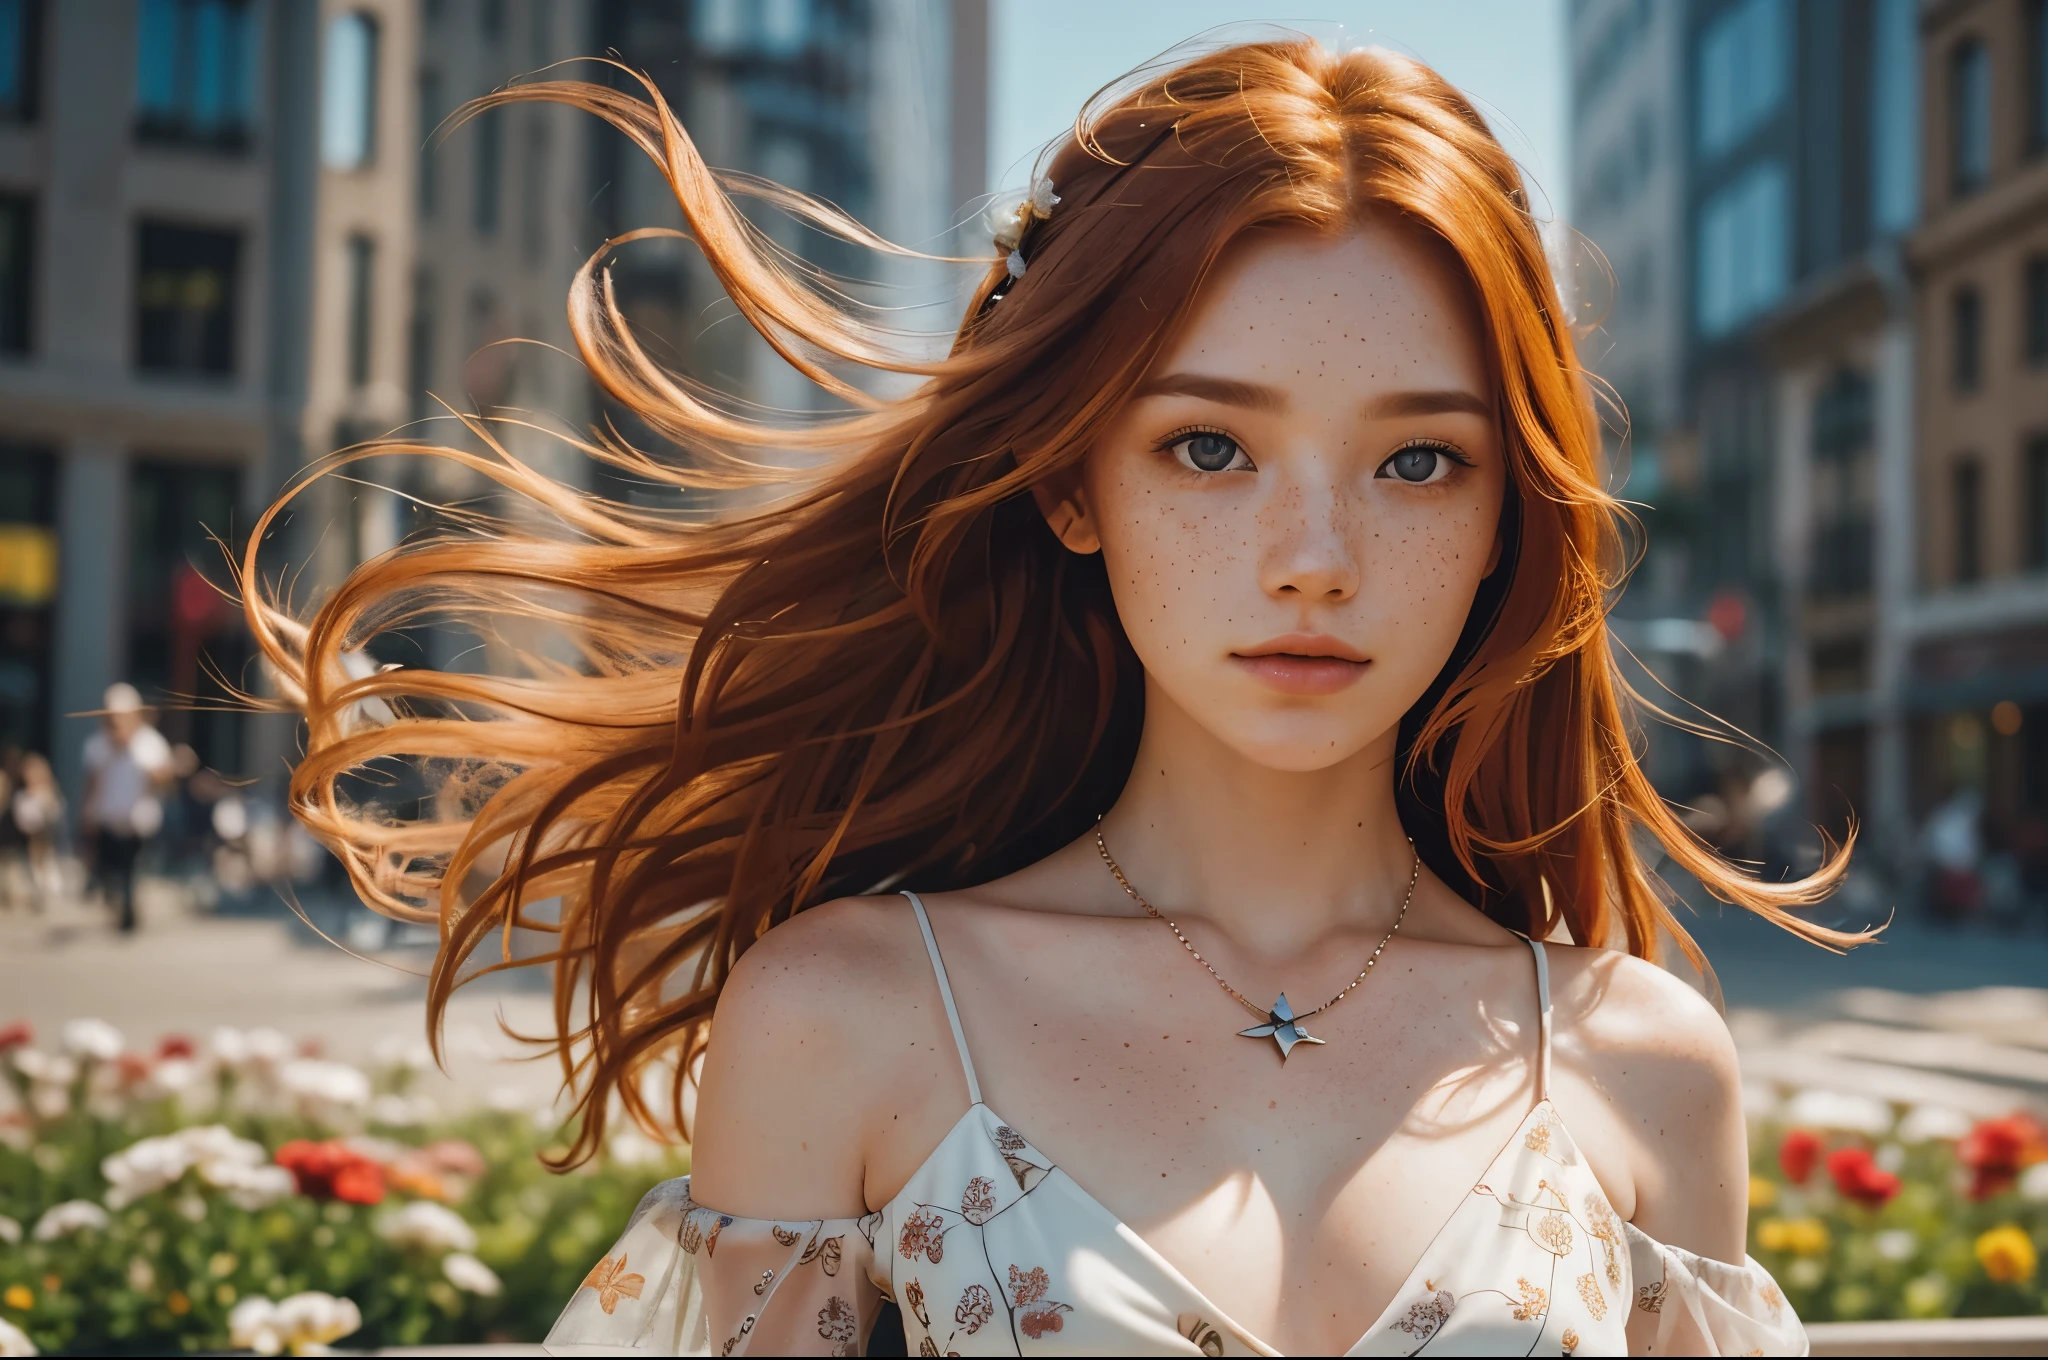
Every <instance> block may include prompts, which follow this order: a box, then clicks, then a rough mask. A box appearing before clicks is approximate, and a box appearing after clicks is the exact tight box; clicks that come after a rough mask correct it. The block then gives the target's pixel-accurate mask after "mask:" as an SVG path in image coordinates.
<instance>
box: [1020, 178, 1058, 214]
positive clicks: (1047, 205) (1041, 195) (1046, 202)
mask: <svg viewBox="0 0 2048 1360" xmlns="http://www.w3.org/2000/svg"><path fill="white" fill-rule="evenodd" d="M1028 201H1029V203H1030V205H1031V215H1032V216H1033V217H1051V216H1052V210H1053V209H1054V208H1057V207H1058V206H1059V205H1060V196H1059V195H1058V194H1056V193H1054V192H1053V189H1052V178H1051V176H1049V175H1040V176H1039V177H1038V178H1037V179H1035V180H1033V181H1032V182H1031V197H1030V199H1029V200H1028Z"/></svg>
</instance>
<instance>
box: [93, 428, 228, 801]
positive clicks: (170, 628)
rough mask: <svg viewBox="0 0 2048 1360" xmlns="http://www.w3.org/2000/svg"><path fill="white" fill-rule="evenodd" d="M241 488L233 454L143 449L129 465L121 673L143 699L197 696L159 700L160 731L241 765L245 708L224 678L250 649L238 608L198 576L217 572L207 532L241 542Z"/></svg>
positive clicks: (206, 755) (214, 763) (220, 764)
mask: <svg viewBox="0 0 2048 1360" xmlns="http://www.w3.org/2000/svg"><path fill="white" fill-rule="evenodd" d="M241 492H242V473H241V471H240V469H239V468H237V467H236V466H235V465H234V464H233V463H232V462H227V463H225V464H223V463H222V462H215V463H210V464H209V463H201V462H186V461H184V460H182V459H176V460H174V459H161V460H159V459H157V458H152V457H150V456H149V455H148V454H147V453H144V454H143V455H142V456H140V457H137V458H136V459H135V461H134V462H132V463H130V464H129V470H128V516H127V518H128V523H127V525H126V526H125V527H126V529H127V541H126V544H125V547H126V549H127V551H126V554H125V556H126V557H127V559H128V592H127V593H128V618H127V625H128V626H127V630H126V631H127V645H126V647H125V651H126V652H127V656H128V665H127V669H126V671H125V674H126V675H127V677H128V678H129V679H130V680H132V681H134V682H135V685H136V688H138V689H140V690H141V691H142V693H143V695H144V696H145V697H150V698H154V697H155V696H157V695H192V696H196V697H197V699H198V702H197V703H185V704H166V705H164V708H163V716H162V719H161V721H162V724H163V733H164V736H165V737H167V738H169V739H170V740H171V741H174V742H189V743H191V745H192V747H193V749H194V750H196V751H197V752H198V753H199V759H200V763H201V764H204V765H207V766H209V767H211V768H213V769H216V770H225V771H234V770H236V769H237V768H238V767H239V766H240V764H241V760H242V746H241V736H242V733H243V731H244V726H245V723H246V719H245V718H244V717H243V716H242V715H243V713H245V712H247V707H246V705H244V704H241V703H237V702H235V701H234V699H233V698H232V696H231V695H230V694H228V693H227V692H226V688H225V686H223V684H222V683H221V681H222V678H223V677H227V678H230V683H232V678H234V677H239V676H241V675H243V674H244V670H243V668H244V667H245V666H246V665H247V664H248V660H249V650H250V649H249V641H248V634H247V632H246V631H245V630H244V629H243V628H242V627H241V611H240V610H238V609H236V608H234V607H233V606H232V605H228V604H227V603H226V602H225V601H223V600H221V599H220V598H219V596H218V595H216V594H215V593H214V590H213V588H212V587H210V586H208V585H207V584H206V583H205V581H204V580H202V579H201V577H202V575H203V574H205V573H212V574H214V575H215V576H216V577H217V576H218V574H219V573H218V564H219V563H220V560H221V559H220V547H219V545H218V544H216V543H214V542H213V541H212V540H211V539H210V538H209V534H218V535H219V536H220V537H221V538H222V539H224V540H226V541H227V543H228V544H229V545H230V546H231V547H238V546H239V540H238V539H237V537H236V533H237V531H238V530H240V529H242V528H244V527H246V526H245V525H244V524H243V522H242V520H241V518H240V516H239V507H240V505H241V504H242V503H243V500H242V494H241ZM109 532H110V533H118V532H120V530H119V528H110V529H109Z"/></svg>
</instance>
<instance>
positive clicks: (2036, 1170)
mask: <svg viewBox="0 0 2048 1360" xmlns="http://www.w3.org/2000/svg"><path fill="white" fill-rule="evenodd" d="M2020 1197H2021V1198H2022V1199H2026V1200H2031V1201H2032V1202H2033V1203H2035V1204H2048V1162H2035V1163H2034V1164H2033V1165H2032V1166H2030V1167H2028V1168H2027V1169H2026V1170H2025V1171H2022V1172H2020Z"/></svg>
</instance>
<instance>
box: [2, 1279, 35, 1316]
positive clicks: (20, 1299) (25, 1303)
mask: <svg viewBox="0 0 2048 1360" xmlns="http://www.w3.org/2000/svg"><path fill="white" fill-rule="evenodd" d="M0 1303H4V1304H6V1305H7V1306H8V1307H9V1308H12V1309H14V1310H15V1311H16V1312H18V1313H26V1312H27V1311H28V1310H29V1309H31V1308H33V1307H35V1306H36V1294H35V1291H34V1290H33V1289H30V1288H29V1287H28V1286H27V1285H25V1284H11V1285H8V1286H7V1292H6V1293H5V1294H0Z"/></svg>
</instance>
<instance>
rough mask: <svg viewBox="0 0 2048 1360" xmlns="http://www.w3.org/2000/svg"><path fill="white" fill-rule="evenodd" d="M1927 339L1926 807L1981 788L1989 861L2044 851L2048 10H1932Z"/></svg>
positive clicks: (1923, 282)
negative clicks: (1996, 852) (2001, 854)
mask: <svg viewBox="0 0 2048 1360" xmlns="http://www.w3.org/2000/svg"><path fill="white" fill-rule="evenodd" d="M1921 37H1922V43H1921V63H1922V64H1921V79H1922V81H1923V82H1924V85H1925V88H1926V91H1927V95H1928V98H1927V101H1926V110H1927V116H1926V119H1925V124H1924V143H1923V146H1924V154H1925V162H1926V167H1927V174H1926V177H1925V183H1924V185H1923V186H1922V195H1921V203H1922V207H1923V212H1924V222H1923V224H1922V226H1921V227H1920V229H1919V230H1918V231H1917V232H1916V233H1915V234H1914V236H1913V238H1912V241H1911V259H1912V264H1913V269H1914V275H1915V285H1916V286H1915V289H1914V306H1915V319H1916V323H1917V328H1918V333H1919V336H1920V346H1919V353H1918V362H1917V364H1916V365H1915V368H1916V381H1915V384H1914V390H1915V393H1916V397H1917V401H1918V404H1919V418H1918V422H1917V434H1918V439H1917V441H1916V450H1915V458H1914V460H1913V469H1912V483H1911V500H1912V506H1913V516H1914V527H1915V529H1916V531H1917V533H1918V535H1919V540H1920V544H1921V548H1922V551H1921V553H1920V555H1919V556H1918V558H1917V561H1916V564H1915V572H1914V583H1913V584H1914V587H1915V590H1914V594H1913V597H1912V598H1911V599H1910V601H1909V602H1908V607H1907V608H1906V610H1905V611H1904V617H1903V620H1902V628H1901V634H1902V651H1903V663H1904V664H1903V675H1902V691H1903V696H1904V706H1905V709H1906V711H1907V713H1908V715H1909V735H1910V750H1909V755H1908V761H1907V764H1908V768H1909V770H1910V780H1911V788H1912V792H1913V795H1914V802H1915V804H1916V810H1918V811H1922V812H1924V811H1925V810H1926V809H1927V808H1928V807H1929V806H1931V805H1932V804H1933V803H1935V802H1937V801H1939V800H1942V799H1945V798H1947V797H1950V796H1952V795H1953V794H1955V793H1957V792H1959V791H1966V790H1974V791H1975V792H1977V793H1978V794H1980V795H1981V797H1982V799H1983V806H1984V812H1985V816H1984V829H1985V833H1986V836H1987V839H1988V841H1989V842H1990V844H1991V846H1992V847H1993V848H1994V849H2010V850H2016V851H2019V852H2021V853H2022V854H2023V855H2026V856H2029V857H2033V858H2038V857H2039V855H2040V852H2041V850H2042V849H2043V842H2044V841H2048V6H2044V5H2043V4H2042V3H2041V0H1938V2H1936V3H1929V4H1927V5H1926V6H1925V8H1924V13H1923V19H1922V34H1921Z"/></svg>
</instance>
